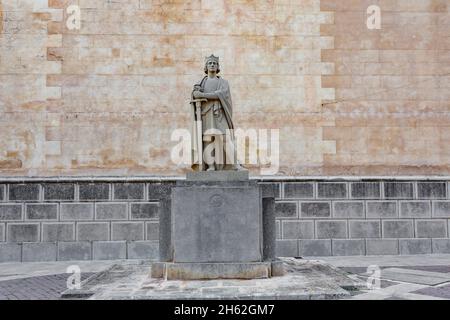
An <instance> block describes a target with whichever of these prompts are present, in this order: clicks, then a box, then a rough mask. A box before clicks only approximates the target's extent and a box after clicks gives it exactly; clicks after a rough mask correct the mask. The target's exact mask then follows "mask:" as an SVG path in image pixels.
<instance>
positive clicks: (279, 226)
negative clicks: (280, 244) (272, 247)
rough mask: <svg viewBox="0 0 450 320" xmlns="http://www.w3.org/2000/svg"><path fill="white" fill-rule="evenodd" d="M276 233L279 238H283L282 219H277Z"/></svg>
mask: <svg viewBox="0 0 450 320" xmlns="http://www.w3.org/2000/svg"><path fill="white" fill-rule="evenodd" d="M275 234H276V238H277V239H281V221H280V220H277V221H275Z"/></svg>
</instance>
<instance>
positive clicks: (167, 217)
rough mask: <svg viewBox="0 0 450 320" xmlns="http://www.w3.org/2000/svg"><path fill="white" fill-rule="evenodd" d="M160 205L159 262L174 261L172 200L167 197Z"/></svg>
mask: <svg viewBox="0 0 450 320" xmlns="http://www.w3.org/2000/svg"><path fill="white" fill-rule="evenodd" d="M159 205H160V212H159V261H161V262H166V261H172V260H173V250H172V247H173V239H172V212H171V210H172V200H171V199H170V197H165V198H163V199H161V200H160V202H159Z"/></svg>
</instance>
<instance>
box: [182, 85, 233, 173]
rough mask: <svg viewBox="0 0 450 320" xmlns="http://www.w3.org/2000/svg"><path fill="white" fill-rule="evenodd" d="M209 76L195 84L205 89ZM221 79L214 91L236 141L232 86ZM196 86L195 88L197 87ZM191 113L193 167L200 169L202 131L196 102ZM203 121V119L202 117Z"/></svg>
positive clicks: (192, 97)
mask: <svg viewBox="0 0 450 320" xmlns="http://www.w3.org/2000/svg"><path fill="white" fill-rule="evenodd" d="M207 78H208V76H205V77H204V78H203V79H202V80H201V81H200V82H199V83H197V84H196V85H195V87H197V86H200V87H201V88H202V91H204V89H205V83H206V79H207ZM218 79H219V85H218V87H217V90H216V91H215V92H214V93H215V94H216V95H217V96H218V98H219V100H218V101H219V103H220V106H221V107H222V109H223V111H224V112H223V113H224V115H225V119H226V121H227V124H228V129H230V131H229V132H230V138H231V141H233V142H234V132H233V131H234V124H233V120H232V115H233V103H232V101H231V92H230V86H229V85H228V81H226V80H225V79H223V78H221V77H218ZM195 87H194V88H195ZM194 91H195V89H194V90H192V93H191V100H194V99H195V98H194ZM190 114H191V117H190V118H191V132H192V134H191V151H192V152H191V158H192V168H193V169H194V170H197V169H198V151H197V149H198V148H197V136H198V134H200V135H201V134H202V133H201V132H200V133H199V132H197V116H196V114H195V104H194V103H191V108H190ZM200 121H201V119H200Z"/></svg>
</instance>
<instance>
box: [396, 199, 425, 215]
mask: <svg viewBox="0 0 450 320" xmlns="http://www.w3.org/2000/svg"><path fill="white" fill-rule="evenodd" d="M400 218H431V203H430V202H429V201H408V202H400Z"/></svg>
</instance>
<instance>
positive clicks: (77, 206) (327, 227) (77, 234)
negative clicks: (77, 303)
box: [0, 179, 450, 262]
mask: <svg viewBox="0 0 450 320" xmlns="http://www.w3.org/2000/svg"><path fill="white" fill-rule="evenodd" d="M173 184H174V181H164V182H153V181H144V182H121V181H114V180H111V181H110V182H101V181H98V182H84V181H83V182H81V181H80V182H76V181H75V182H74V181H61V182H21V183H11V182H8V181H1V179H0V262H7V261H54V260H89V259H99V260H102V259H157V258H158V251H159V217H160V210H162V209H161V203H162V202H161V200H162V199H165V197H167V196H168V195H169V190H170V186H171V185H173ZM261 184H262V185H263V186H266V187H268V186H274V187H275V193H276V202H275V214H276V238H277V245H276V251H277V255H278V256H291V257H294V256H330V255H399V254H402V255H404V254H426V253H450V234H449V229H450V195H449V181H439V180H433V181H426V180H421V181H395V180H394V179H392V180H389V181H387V180H386V181H383V180H373V179H372V180H360V181H357V180H353V181H345V180H344V179H340V180H339V181H325V180H290V181H287V180H286V181H275V180H273V181H268V180H265V181H263V182H261Z"/></svg>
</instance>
